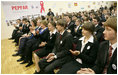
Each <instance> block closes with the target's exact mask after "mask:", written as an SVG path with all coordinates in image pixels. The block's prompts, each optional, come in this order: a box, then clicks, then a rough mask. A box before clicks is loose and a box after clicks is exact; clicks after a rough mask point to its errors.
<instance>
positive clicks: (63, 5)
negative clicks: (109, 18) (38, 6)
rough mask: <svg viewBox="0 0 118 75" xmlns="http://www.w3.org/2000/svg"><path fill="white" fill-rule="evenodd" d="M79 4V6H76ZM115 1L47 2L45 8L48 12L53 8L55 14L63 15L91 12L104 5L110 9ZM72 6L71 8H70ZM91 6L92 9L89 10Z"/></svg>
mask: <svg viewBox="0 0 118 75" xmlns="http://www.w3.org/2000/svg"><path fill="white" fill-rule="evenodd" d="M74 3H77V6H74ZM113 3H114V2H113V1H45V2H44V4H45V5H44V6H45V9H46V12H48V9H49V8H51V9H52V11H53V12H54V13H57V12H58V13H59V14H61V13H62V12H79V11H85V10H87V11H89V10H91V9H94V10H97V9H99V8H100V6H101V5H102V6H103V7H104V6H108V7H110V6H111V4H113ZM69 6H70V8H69ZM88 6H90V8H88Z"/></svg>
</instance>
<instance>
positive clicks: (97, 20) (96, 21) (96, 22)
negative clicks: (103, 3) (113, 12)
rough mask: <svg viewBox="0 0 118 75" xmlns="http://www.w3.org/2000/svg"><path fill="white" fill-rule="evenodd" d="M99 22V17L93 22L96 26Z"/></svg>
mask: <svg viewBox="0 0 118 75" xmlns="http://www.w3.org/2000/svg"><path fill="white" fill-rule="evenodd" d="M99 21H100V19H99V17H94V18H93V21H92V22H93V24H94V25H97V24H98V23H99Z"/></svg>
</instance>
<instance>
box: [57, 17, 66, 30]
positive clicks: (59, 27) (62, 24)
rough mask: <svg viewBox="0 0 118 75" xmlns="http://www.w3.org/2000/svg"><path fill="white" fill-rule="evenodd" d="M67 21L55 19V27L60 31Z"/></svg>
mask: <svg viewBox="0 0 118 75" xmlns="http://www.w3.org/2000/svg"><path fill="white" fill-rule="evenodd" d="M66 25H67V22H66V21H65V20H64V19H60V20H58V21H57V24H56V28H57V30H58V31H59V32H60V31H62V30H64V29H65V28H66Z"/></svg>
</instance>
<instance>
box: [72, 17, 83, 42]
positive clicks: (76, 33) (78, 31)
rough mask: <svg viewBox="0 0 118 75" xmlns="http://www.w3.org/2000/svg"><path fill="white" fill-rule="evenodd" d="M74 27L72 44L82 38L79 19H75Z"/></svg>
mask: <svg viewBox="0 0 118 75" xmlns="http://www.w3.org/2000/svg"><path fill="white" fill-rule="evenodd" d="M75 25H76V26H75V28H74V33H73V37H74V42H76V41H77V40H78V39H79V38H81V37H82V25H81V21H80V19H77V20H76V21H75Z"/></svg>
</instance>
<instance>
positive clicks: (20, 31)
mask: <svg viewBox="0 0 118 75" xmlns="http://www.w3.org/2000/svg"><path fill="white" fill-rule="evenodd" d="M22 22H23V26H22V27H20V28H19V29H20V30H19V31H17V35H16V36H15V42H16V46H18V44H19V38H20V37H21V36H22V35H23V34H27V33H29V31H28V30H29V26H28V25H27V22H28V20H27V19H26V18H23V20H22Z"/></svg>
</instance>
